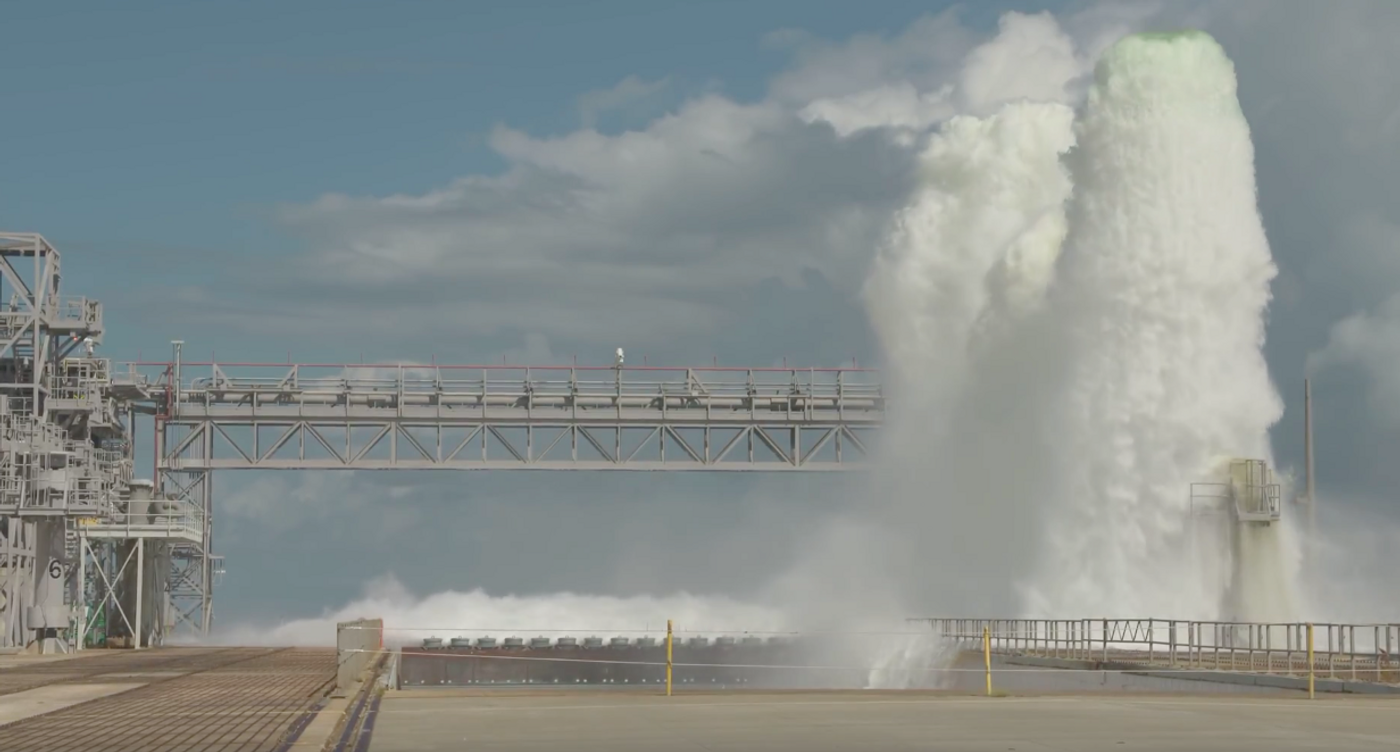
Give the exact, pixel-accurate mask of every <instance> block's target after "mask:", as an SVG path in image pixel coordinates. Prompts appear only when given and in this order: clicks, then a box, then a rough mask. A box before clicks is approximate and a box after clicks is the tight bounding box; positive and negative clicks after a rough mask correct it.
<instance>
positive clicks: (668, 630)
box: [666, 619, 674, 697]
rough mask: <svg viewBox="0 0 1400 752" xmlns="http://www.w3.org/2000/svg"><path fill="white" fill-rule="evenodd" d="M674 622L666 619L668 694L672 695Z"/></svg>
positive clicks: (668, 695)
mask: <svg viewBox="0 0 1400 752" xmlns="http://www.w3.org/2000/svg"><path fill="white" fill-rule="evenodd" d="M673 634H674V633H673V630H672V623H671V620H670V619H667V620H666V696H667V697H670V696H671V645H672V638H673Z"/></svg>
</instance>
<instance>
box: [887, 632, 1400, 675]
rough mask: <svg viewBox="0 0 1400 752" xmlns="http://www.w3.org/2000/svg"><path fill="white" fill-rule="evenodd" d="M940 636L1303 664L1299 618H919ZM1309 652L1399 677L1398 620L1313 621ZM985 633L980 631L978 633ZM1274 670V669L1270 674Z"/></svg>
mask: <svg viewBox="0 0 1400 752" xmlns="http://www.w3.org/2000/svg"><path fill="white" fill-rule="evenodd" d="M909 621H911V622H914V623H919V624H926V625H928V626H929V627H931V628H932V630H933V631H934V632H935V633H936V634H938V635H940V636H941V637H943V638H945V639H950V640H954V641H956V642H958V643H960V644H964V645H966V646H967V647H969V648H975V649H980V648H981V645H982V641H983V635H984V634H986V635H987V636H988V637H989V638H990V640H989V641H990V643H991V644H990V647H991V650H992V652H993V653H994V654H998V655H1003V656H1033V657H1043V658H1061V659H1070V660H1086V661H1117V662H1123V663H1146V664H1156V663H1167V664H1171V665H1182V664H1187V665H1191V666H1197V667H1202V668H1208V669H1213V670H1226V669H1228V670H1249V671H1259V670H1263V671H1264V672H1266V673H1296V671H1298V670H1299V668H1298V666H1299V663H1300V662H1301V663H1302V665H1303V666H1304V667H1306V659H1307V650H1308V645H1307V630H1308V627H1309V624H1308V623H1306V622H1233V621H1204V620H1186V619H1156V618H1143V619H1106V618H1089V619H978V618H969V619H963V618H919V619H910V620H909ZM1311 627H1312V630H1313V654H1314V663H1315V665H1316V667H1317V670H1318V671H1319V672H1321V673H1323V674H1325V675H1326V676H1328V677H1332V678H1336V677H1345V676H1348V675H1349V676H1350V677H1351V678H1353V679H1362V678H1368V677H1373V678H1376V680H1378V681H1379V680H1381V679H1380V678H1378V677H1382V676H1384V677H1388V679H1386V680H1387V681H1393V682H1400V656H1397V655H1396V653H1397V651H1400V623H1393V622H1392V623H1331V622H1315V623H1312V624H1311ZM984 630H985V632H984ZM1275 669H1278V670H1277V671H1276V670H1275Z"/></svg>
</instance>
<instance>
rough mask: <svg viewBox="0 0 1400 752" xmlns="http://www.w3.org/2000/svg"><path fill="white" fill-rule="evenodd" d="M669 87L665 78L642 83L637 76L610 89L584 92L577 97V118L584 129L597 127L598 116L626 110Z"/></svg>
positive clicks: (630, 77)
mask: <svg viewBox="0 0 1400 752" xmlns="http://www.w3.org/2000/svg"><path fill="white" fill-rule="evenodd" d="M669 85H670V80H669V79H665V78H662V79H659V80H656V81H644V80H642V79H641V78H639V77H637V76H628V77H626V78H624V79H622V80H621V81H618V82H617V85H616V86H613V87H612V88H610V89H596V90H594V91H589V92H584V93H583V94H580V95H579V97H578V111H579V118H580V119H581V120H582V121H583V126H584V127H585V128H592V127H594V126H596V125H597V123H598V116H599V115H602V114H603V113H606V112H614V111H617V110H625V109H628V108H629V107H630V106H632V105H635V104H637V103H639V102H643V101H645V100H647V99H650V98H651V97H652V96H653V95H656V94H659V93H661V92H662V91H665V90H666V87H667V86H669Z"/></svg>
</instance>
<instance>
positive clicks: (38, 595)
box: [0, 234, 885, 649]
mask: <svg viewBox="0 0 1400 752" xmlns="http://www.w3.org/2000/svg"><path fill="white" fill-rule="evenodd" d="M31 257H32V260H33V267H34V268H33V271H32V273H29V274H27V275H26V274H22V273H21V272H20V269H21V268H27V264H28V261H29V260H30V259H31ZM0 259H3V262H4V263H3V269H0V272H3V274H4V276H3V282H4V283H6V284H7V285H8V286H9V287H10V288H12V290H11V292H12V293H13V294H12V296H11V297H12V300H11V303H10V306H9V310H8V311H7V312H6V313H5V314H4V316H3V318H0V336H3V338H4V339H3V340H0V341H2V342H3V343H4V349H3V350H0V389H3V392H0V394H2V395H3V396H4V401H3V403H0V429H2V433H0V539H2V540H3V543H0V546H3V547H0V648H4V647H8V646H17V645H29V644H33V643H34V642H35V641H36V640H37V641H40V644H41V645H51V646H53V648H54V649H66V648H67V647H69V646H71V645H76V646H82V645H85V644H94V643H104V644H114V643H115V644H131V645H135V646H138V647H139V646H142V645H152V644H159V643H160V642H162V641H163V640H164V639H165V638H166V637H167V636H168V635H170V634H172V633H174V632H176V631H177V630H189V631H193V632H195V633H206V632H208V631H209V629H210V627H211V624H212V619H213V590H214V585H215V581H216V578H217V575H218V574H219V573H220V571H221V559H220V557H218V556H216V555H214V554H213V537H214V536H213V534H214V527H213V522H214V519H215V517H214V513H213V512H214V491H213V473H214V471H215V470H234V469H245V470H246V469H283V470H317V469H319V470H324V469H351V470H353V469H376V470H383V469H399V470H414V469H454V470H525V469H529V470H593V471H596V470H624V471H629V470H630V471H637V470H648V471H681V470H692V471H708V472H713V471H745V472H754V471H769V472H771V471H782V472H813V471H833V470H836V471H839V470H849V469H853V468H857V467H860V466H862V465H863V463H864V460H865V459H866V457H867V455H868V451H869V450H868V442H869V434H870V433H871V432H872V431H874V430H876V429H878V428H879V426H880V425H881V423H882V421H883V417H884V409H885V397H884V394H883V390H882V387H881V385H880V383H879V381H878V377H877V375H876V374H875V373H874V372H873V371H870V370H866V369H858V368H849V369H788V368H719V367H713V368H651V367H645V366H643V367H624V366H623V363H622V357H621V356H622V353H621V351H619V353H618V360H617V363H616V364H614V365H613V366H602V367H587V366H585V367H577V366H575V367H567V366H564V367H561V366H546V367H523V366H508V365H502V366H456V365H438V364H427V365H403V364H391V365H384V366H374V365H363V364H334V365H328V364H292V363H285V364H256V363H255V364H225V363H215V362H212V360H211V361H206V362H187V361H185V360H184V358H183V357H182V345H183V343H181V342H175V343H173V352H172V357H171V359H170V361H168V362H157V363H151V362H144V363H142V362H137V363H128V364H125V365H122V366H119V367H117V368H115V369H114V368H113V367H112V365H111V362H110V361H108V360H106V359H103V358H98V357H96V356H95V354H94V348H95V346H96V345H97V344H100V342H101V338H102V308H101V305H100V304H99V303H97V302H96V301H90V300H87V299H83V298H74V299H67V298H62V297H61V296H60V295H59V291H58V285H59V278H60V275H59V271H58V269H59V266H58V253H57V251H55V250H54V249H53V247H52V246H50V245H49V244H48V242H47V241H45V240H44V239H43V238H42V237H40V236H38V235H13V234H12V235H3V234H0ZM17 261H18V262H24V263H16V262H17ZM138 415H147V416H150V417H151V418H152V426H153V430H152V437H151V439H152V441H153V443H154V444H155V449H154V467H153V471H154V475H153V480H140V479H137V478H135V477H134V475H133V467H134V463H135V451H134V439H135V433H136V428H137V416H138Z"/></svg>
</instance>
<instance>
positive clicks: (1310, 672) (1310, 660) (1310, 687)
mask: <svg viewBox="0 0 1400 752" xmlns="http://www.w3.org/2000/svg"><path fill="white" fill-rule="evenodd" d="M1315 678H1316V672H1315V671H1314V670H1313V625H1312V622H1308V699H1309V700H1312V699H1316V698H1315V696H1314V695H1313V684H1314V680H1315Z"/></svg>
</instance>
